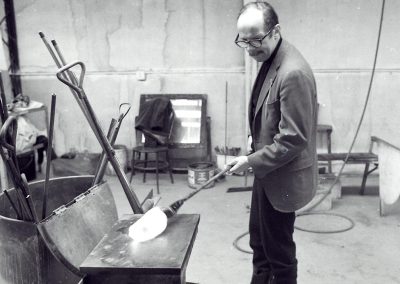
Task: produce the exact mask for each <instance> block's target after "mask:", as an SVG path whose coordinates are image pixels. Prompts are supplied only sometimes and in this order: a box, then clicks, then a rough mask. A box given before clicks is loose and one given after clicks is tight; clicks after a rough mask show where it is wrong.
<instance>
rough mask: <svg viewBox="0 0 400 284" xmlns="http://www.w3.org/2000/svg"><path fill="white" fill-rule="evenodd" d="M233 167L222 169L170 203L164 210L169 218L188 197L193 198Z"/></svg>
mask: <svg viewBox="0 0 400 284" xmlns="http://www.w3.org/2000/svg"><path fill="white" fill-rule="evenodd" d="M231 168H232V166H226V168H225V169H224V170H222V171H221V172H219V173H218V174H216V175H215V176H213V177H212V178H210V179H209V180H208V181H206V182H205V183H203V184H202V185H200V186H199V187H198V188H196V189H195V190H194V191H192V192H191V193H189V194H188V195H186V196H185V197H184V198H181V199H179V200H177V201H175V202H174V203H172V204H171V205H169V206H168V207H165V208H163V212H164V213H165V215H167V217H168V218H169V217H172V216H174V215H175V214H176V213H177V212H178V210H179V208H181V207H182V205H183V203H185V202H186V201H187V200H188V199H190V198H192V197H193V196H194V195H195V194H197V193H199V192H200V191H201V190H202V189H204V188H205V187H206V186H207V185H209V184H210V183H212V182H213V181H215V180H216V179H218V178H219V177H221V176H222V175H224V174H225V173H227V172H228V171H229V170H230V169H231Z"/></svg>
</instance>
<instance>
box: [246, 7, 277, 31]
mask: <svg viewBox="0 0 400 284" xmlns="http://www.w3.org/2000/svg"><path fill="white" fill-rule="evenodd" d="M252 17H253V18H252ZM251 19H253V23H254V24H259V21H260V20H261V21H262V25H263V26H264V29H265V31H268V30H270V29H272V28H273V27H274V26H276V25H277V24H279V19H278V15H277V14H276V12H275V10H274V8H273V7H272V6H271V5H270V4H269V3H267V2H250V3H247V4H246V5H244V6H243V8H242V9H241V10H240V12H239V15H238V24H239V22H241V24H246V23H247V24H251V23H252V21H251ZM242 21H243V22H242Z"/></svg>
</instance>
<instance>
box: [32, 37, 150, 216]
mask: <svg viewBox="0 0 400 284" xmlns="http://www.w3.org/2000/svg"><path fill="white" fill-rule="evenodd" d="M39 35H40V37H41V38H42V40H43V42H44V44H45V45H46V47H47V49H48V51H49V52H50V55H51V56H52V58H53V60H54V62H55V63H56V65H57V67H58V68H60V69H59V70H58V71H57V78H58V79H59V80H60V81H61V82H63V83H64V84H65V85H67V86H68V87H69V88H70V90H71V92H72V95H73V96H74V97H75V99H76V101H77V103H78V105H79V107H80V108H81V110H82V112H83V114H84V116H85V118H86V120H87V121H88V123H89V125H90V127H91V129H92V130H93V132H94V134H95V136H96V138H97V140H98V141H99V143H100V145H101V147H102V149H103V156H102V159H101V161H100V164H99V166H98V168H97V170H96V176H95V179H94V181H93V185H95V184H97V183H98V182H100V181H101V180H102V177H103V175H104V170H105V166H106V164H107V162H106V158H107V159H108V160H109V161H110V163H111V165H112V167H113V169H114V171H115V173H116V175H117V176H118V179H119V181H120V182H121V185H122V188H123V190H124V192H125V195H126V197H127V199H128V202H129V204H130V206H131V208H132V210H133V212H134V213H143V209H142V206H141V205H140V203H139V200H138V198H137V196H136V195H135V193H134V192H133V191H132V190H131V188H130V186H129V182H128V179H127V177H126V175H125V173H124V171H123V169H122V167H121V165H120V164H119V162H118V160H117V158H116V157H115V151H114V149H113V148H112V144H113V143H114V142H115V139H116V135H117V133H118V130H119V126H120V124H121V121H122V119H123V118H124V117H125V116H126V114H127V112H128V111H129V109H128V111H126V112H124V113H121V106H122V105H121V106H120V116H119V119H118V121H116V122H112V123H111V126H110V129H109V131H108V138H109V140H108V139H107V137H106V136H105V135H104V133H103V131H102V129H101V127H100V125H99V123H98V120H97V117H96V115H95V113H94V111H93V108H92V107H91V105H90V103H89V101H88V98H87V96H86V93H85V91H84V89H83V80H84V77H85V72H86V67H85V64H83V63H82V62H80V61H76V62H73V63H71V64H66V61H65V59H64V57H63V56H62V54H61V51H60V49H59V48H58V45H57V43H56V41H55V40H52V41H51V42H52V44H53V47H54V49H55V52H54V51H53V49H52V48H51V46H50V45H49V43H48V42H47V40H46V38H45V36H44V34H43V33H42V32H40V33H39ZM56 53H57V55H56ZM75 66H78V67H80V75H79V78H77V77H76V76H75V74H74V73H73V72H72V71H71V70H70V69H71V68H72V67H75ZM124 105H125V104H124ZM105 157H106V158H105Z"/></svg>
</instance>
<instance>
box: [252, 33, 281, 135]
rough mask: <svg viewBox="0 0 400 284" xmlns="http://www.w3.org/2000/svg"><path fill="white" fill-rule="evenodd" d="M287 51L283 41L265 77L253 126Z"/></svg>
mask: <svg viewBox="0 0 400 284" xmlns="http://www.w3.org/2000/svg"><path fill="white" fill-rule="evenodd" d="M285 51H286V42H285V41H284V40H282V44H281V46H280V48H279V50H278V53H277V54H276V56H275V58H274V60H273V61H272V64H271V66H270V68H269V70H268V73H267V76H266V77H265V80H264V83H263V86H262V87H261V91H260V95H259V97H258V101H257V106H256V110H255V112H254V117H253V118H251V119H252V120H253V121H252V123H253V124H254V119H255V118H256V116H257V113H258V112H259V111H260V109H261V107H262V105H263V104H264V101H265V99H266V98H267V96H268V93H269V91H270V89H271V87H272V85H273V83H274V81H275V78H276V75H277V71H278V69H279V67H280V65H281V62H282V59H283V55H284V53H285ZM253 129H254V128H253Z"/></svg>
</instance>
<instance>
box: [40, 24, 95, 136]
mask: <svg viewBox="0 0 400 284" xmlns="http://www.w3.org/2000/svg"><path fill="white" fill-rule="evenodd" d="M39 35H40V37H41V39H42V41H43V43H44V45H45V46H46V48H47V50H48V51H49V53H50V55H51V57H52V58H53V60H54V63H55V64H56V66H57V67H58V68H61V67H63V66H65V59H64V57H63V56H62V54H61V50H60V49H59V48H58V45H57V44H56V46H57V49H56V52H57V55H58V56H59V57H60V60H59V59H58V58H57V55H56V53H55V52H54V51H53V49H52V48H51V45H50V44H49V43H48V41H47V39H46V37H45V35H44V34H43V33H42V32H39ZM53 45H54V43H53ZM68 75H69V73H68ZM62 76H63V77H64V79H65V80H68V76H67V75H66V74H62ZM71 77H72V78H74V77H75V76H74V75H73V74H72V75H71ZM71 77H70V78H69V79H70V80H72V81H71V82H72V83H74V84H75V83H76V78H75V80H74V79H71ZM69 89H70V91H71V93H72V95H73V96H74V97H75V99H76V100H77V102H78V105H79V107H80V109H81V111H82V113H83V115H84V116H85V118H86V120H87V121H88V122H89V124H90V125H92V124H93V122H92V121H91V119H90V116H89V114H88V112H87V110H86V109H85V106H84V105H83V104H82V102H81V101H80V100H78V96H79V92H77V91H76V90H74V89H73V88H71V86H69ZM95 135H96V133H95ZM97 138H98V137H97ZM98 139H99V138H98Z"/></svg>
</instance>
